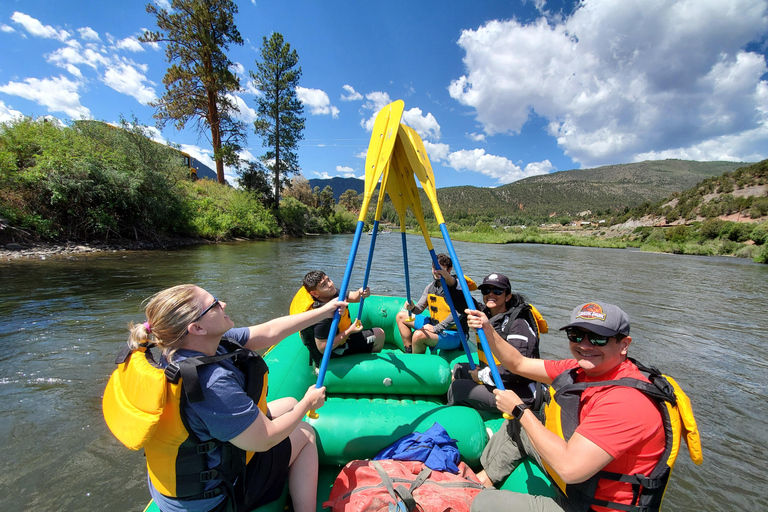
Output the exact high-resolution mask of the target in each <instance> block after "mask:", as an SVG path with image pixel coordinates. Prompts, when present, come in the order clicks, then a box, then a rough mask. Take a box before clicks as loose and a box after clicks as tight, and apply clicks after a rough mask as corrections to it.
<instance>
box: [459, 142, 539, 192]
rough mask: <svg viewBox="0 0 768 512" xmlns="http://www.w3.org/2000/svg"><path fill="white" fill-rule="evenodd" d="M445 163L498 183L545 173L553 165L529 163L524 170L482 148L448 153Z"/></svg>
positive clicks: (501, 183)
mask: <svg viewBox="0 0 768 512" xmlns="http://www.w3.org/2000/svg"><path fill="white" fill-rule="evenodd" d="M446 161H447V164H448V165H449V166H450V167H452V168H454V169H456V170H457V171H472V172H479V173H481V174H485V175H486V176H490V177H491V178H493V179H495V180H496V181H497V183H498V184H499V185H503V184H505V183H512V182H513V181H517V180H521V179H523V178H527V177H529V176H536V175H538V174H546V173H548V172H549V171H550V170H551V169H552V168H553V167H552V164H551V163H550V162H549V160H545V161H543V162H537V163H530V164H528V165H527V166H526V167H525V170H523V169H521V168H520V167H519V166H517V165H515V164H514V163H513V162H512V161H510V160H509V159H507V158H504V157H503V156H497V155H489V154H486V152H485V150H484V149H472V150H468V149H462V150H460V151H454V152H453V153H450V154H448V156H447V158H446Z"/></svg>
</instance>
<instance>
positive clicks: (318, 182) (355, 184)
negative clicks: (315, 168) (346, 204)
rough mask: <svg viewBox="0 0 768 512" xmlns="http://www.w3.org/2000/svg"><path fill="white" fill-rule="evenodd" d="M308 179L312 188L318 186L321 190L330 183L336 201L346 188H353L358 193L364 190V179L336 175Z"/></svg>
mask: <svg viewBox="0 0 768 512" xmlns="http://www.w3.org/2000/svg"><path fill="white" fill-rule="evenodd" d="M308 181H309V186H310V187H311V188H312V190H315V187H320V190H323V189H324V188H325V187H326V186H328V185H330V186H331V188H332V189H333V199H335V200H336V202H337V203H338V202H339V197H340V196H341V194H343V193H344V192H346V191H347V190H354V191H355V192H357V193H358V194H362V193H363V192H365V180H361V179H358V178H341V177H338V176H337V177H335V178H330V179H311V180H308Z"/></svg>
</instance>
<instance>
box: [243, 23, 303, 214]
mask: <svg viewBox="0 0 768 512" xmlns="http://www.w3.org/2000/svg"><path fill="white" fill-rule="evenodd" d="M261 59H262V60H261V62H259V61H258V60H257V61H256V72H255V73H254V72H252V71H251V72H250V74H251V78H253V79H254V80H255V81H256V87H258V88H259V90H260V91H261V92H262V93H264V95H263V96H261V97H260V98H258V99H257V100H256V103H257V105H258V108H257V115H258V119H257V120H256V121H255V122H254V128H255V131H256V134H257V135H259V136H260V137H261V138H262V140H263V144H264V146H266V147H268V148H270V149H269V150H268V151H267V153H266V155H265V161H267V162H269V163H268V164H267V165H268V167H269V168H270V170H271V171H272V174H273V184H274V187H275V191H274V194H273V200H274V207H275V208H277V207H278V206H279V204H280V190H281V189H282V187H283V185H286V184H287V183H288V180H289V176H290V175H291V174H296V173H298V172H300V171H301V169H300V168H299V162H298V157H297V155H296V148H297V147H298V144H299V141H300V140H301V139H302V138H304V136H303V134H302V132H303V131H304V117H303V116H302V114H303V113H304V107H303V105H302V104H301V102H300V101H299V99H298V98H297V97H296V86H297V85H298V84H299V78H300V77H301V67H299V66H297V64H298V62H299V55H298V53H296V50H291V45H290V44H288V43H286V42H285V41H284V40H283V36H282V35H281V34H279V33H277V32H275V33H273V34H272V36H271V37H270V38H269V39H267V38H266V37H264V43H263V44H262V47H261Z"/></svg>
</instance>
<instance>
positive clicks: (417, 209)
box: [391, 137, 432, 251]
mask: <svg viewBox="0 0 768 512" xmlns="http://www.w3.org/2000/svg"><path fill="white" fill-rule="evenodd" d="M391 168H392V169H393V170H394V171H395V176H396V177H397V179H398V187H399V189H400V191H401V192H402V194H403V199H404V200H405V201H406V205H407V206H410V207H411V210H412V211H413V215H414V216H415V217H416V221H417V222H418V223H419V227H420V228H421V233H422V235H423V236H424V242H425V243H426V244H427V249H428V250H430V251H431V250H432V239H431V238H430V236H429V231H428V230H427V224H426V222H425V221H424V212H423V210H422V208H421V198H420V196H419V190H418V188H417V187H416V180H414V178H413V170H412V168H411V166H410V165H409V161H408V158H407V156H406V154H405V151H404V149H403V147H402V142H401V141H400V139H399V137H398V141H397V143H395V150H394V153H393V155H392V166H391Z"/></svg>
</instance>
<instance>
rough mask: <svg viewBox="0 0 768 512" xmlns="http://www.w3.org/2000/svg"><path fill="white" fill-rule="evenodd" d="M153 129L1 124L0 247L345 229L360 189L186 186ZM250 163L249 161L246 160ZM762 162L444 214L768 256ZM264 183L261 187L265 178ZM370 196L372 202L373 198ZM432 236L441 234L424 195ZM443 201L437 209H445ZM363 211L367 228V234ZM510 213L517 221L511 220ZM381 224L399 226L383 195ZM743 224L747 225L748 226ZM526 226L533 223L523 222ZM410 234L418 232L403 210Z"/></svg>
mask: <svg viewBox="0 0 768 512" xmlns="http://www.w3.org/2000/svg"><path fill="white" fill-rule="evenodd" d="M149 132H150V130H149V129H148V128H146V127H143V126H140V125H138V124H137V123H130V124H129V123H126V122H123V126H122V129H116V128H114V127H111V126H109V125H107V124H104V123H94V122H75V123H73V124H72V125H71V126H63V125H60V124H58V123H56V122H50V121H47V120H45V119H37V120H33V119H19V120H16V121H13V122H11V123H5V124H2V125H0V243H2V244H6V243H9V242H13V241H32V240H44V241H51V242H57V243H62V242H87V241H94V242H100V243H111V244H117V245H120V244H121V243H126V242H133V241H136V242H138V241H161V240H163V239H164V237H186V238H190V239H202V240H211V241H220V240H231V239H234V238H248V239H254V238H269V237H277V236H281V235H289V236H303V235H306V234H322V233H333V234H338V233H350V232H353V231H354V229H355V226H356V222H357V217H358V215H359V213H360V206H361V195H360V194H358V193H356V192H355V191H352V190H347V191H345V192H344V193H342V194H340V199H339V202H338V204H337V203H336V201H335V200H334V191H333V189H332V188H331V187H330V186H326V187H324V188H323V189H322V190H321V189H320V187H318V186H316V187H315V188H314V190H313V189H312V188H311V187H310V186H309V182H308V181H307V180H306V179H304V178H302V177H301V176H298V177H295V178H294V179H293V180H292V182H291V186H290V187H288V188H286V189H284V190H283V197H282V200H281V201H280V206H279V208H278V209H273V208H270V207H269V206H265V205H270V203H271V201H270V199H271V197H268V196H271V191H270V190H269V187H261V188H259V187H251V190H246V189H237V188H233V187H230V186H226V185H219V184H217V183H215V182H212V181H208V180H200V181H191V180H190V179H189V168H188V167H185V166H184V164H183V161H182V154H181V152H179V151H178V150H176V149H174V148H170V147H167V146H165V145H162V144H158V143H155V142H153V141H152V140H151V139H150V138H149V137H148V135H149ZM243 165H245V164H243ZM767 181H768V161H765V162H760V163H758V164H754V165H751V166H746V167H743V168H741V169H738V170H737V171H734V172H727V173H724V174H723V175H721V176H717V177H710V178H707V179H705V180H703V181H701V182H700V183H699V184H698V185H696V186H695V187H693V188H690V189H688V190H686V191H683V192H679V193H675V194H673V195H672V196H671V197H667V198H665V199H663V200H660V201H657V202H655V203H644V204H642V205H640V206H638V207H636V208H627V207H625V208H623V209H621V210H619V209H606V210H603V211H596V212H594V213H593V212H592V211H589V210H587V211H584V212H580V213H579V214H578V215H577V216H565V215H562V216H551V217H550V218H549V219H548V220H549V222H540V223H537V224H532V223H530V221H531V219H518V218H515V219H510V218H508V217H504V216H502V217H494V216H492V215H489V212H487V211H485V210H484V209H483V208H482V203H481V202H477V201H476V202H472V201H469V199H467V200H466V201H465V204H468V205H470V206H471V208H470V207H467V208H466V209H465V211H464V212H463V213H461V212H459V211H458V210H457V211H456V212H454V213H452V214H451V216H450V217H446V223H447V227H448V231H449V232H450V233H451V237H452V238H453V239H454V240H462V241H468V242H476V243H495V244H501V243H540V244H557V245H574V246H590V247H610V248H626V247H634V248H638V249H640V250H643V251H654V252H669V253H676V254H692V255H729V256H739V257H746V258H750V259H753V260H754V261H757V262H762V263H768V220H765V219H766V214H767V213H768V198H766V196H765V187H766V182H767ZM265 183H266V182H265ZM377 199H378V198H377V195H376V194H375V193H374V195H373V198H372V202H371V205H375V204H376V201H377ZM422 204H423V205H424V216H425V220H426V223H427V227H428V230H429V232H430V234H431V235H432V236H436V237H439V236H441V234H440V230H439V227H438V225H437V223H436V221H435V217H434V214H433V212H432V211H431V207H430V203H429V201H428V200H427V199H426V198H422ZM441 206H442V204H441ZM373 216H374V208H369V212H368V214H367V222H366V226H365V229H366V230H368V229H370V227H371V225H372V222H373ZM510 220H516V221H519V222H521V224H516V225H510V224H509V221H510ZM381 221H382V223H383V224H384V225H386V226H388V227H389V228H390V229H394V230H399V220H398V218H397V213H396V211H395V210H394V208H393V207H392V205H391V203H389V202H388V201H386V202H385V204H384V208H383V213H382V217H381ZM745 221H747V222H745ZM522 222H529V224H528V225H524V224H522ZM406 223H407V228H408V231H409V232H411V233H415V234H420V233H421V231H420V228H419V226H418V223H417V222H416V219H415V218H414V217H413V216H412V214H411V213H410V211H409V214H408V217H407V219H406Z"/></svg>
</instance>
